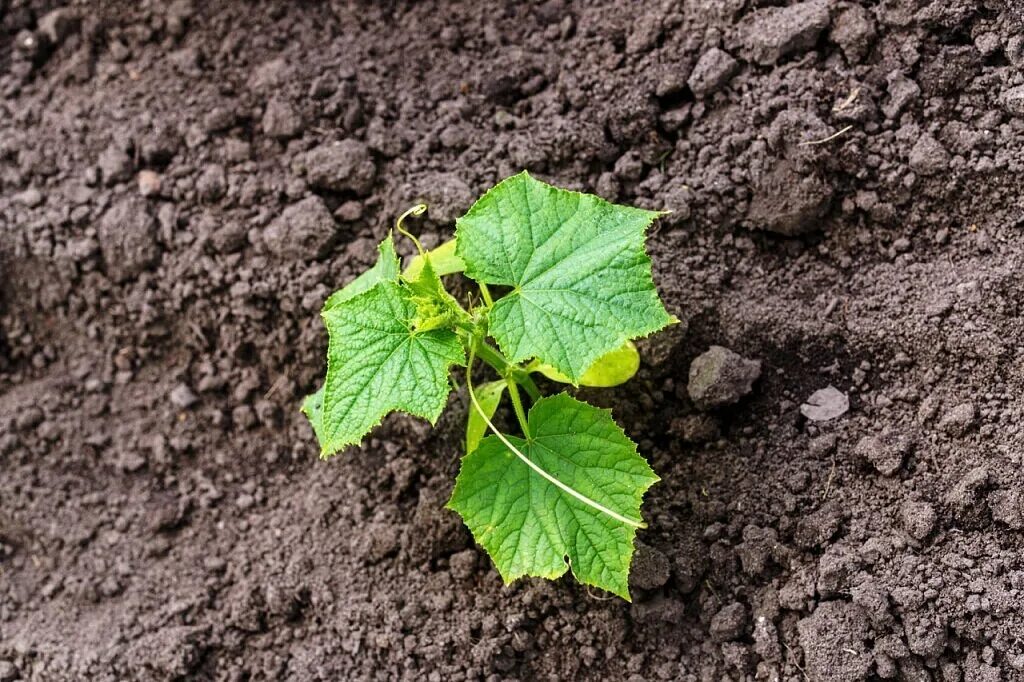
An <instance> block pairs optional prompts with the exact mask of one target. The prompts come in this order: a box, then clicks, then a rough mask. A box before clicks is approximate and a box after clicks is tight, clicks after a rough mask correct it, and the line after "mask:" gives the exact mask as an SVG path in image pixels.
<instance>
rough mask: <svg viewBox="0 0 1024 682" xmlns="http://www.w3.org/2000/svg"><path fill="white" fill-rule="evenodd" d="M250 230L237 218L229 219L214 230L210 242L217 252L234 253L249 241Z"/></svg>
mask: <svg viewBox="0 0 1024 682" xmlns="http://www.w3.org/2000/svg"><path fill="white" fill-rule="evenodd" d="M248 234H249V233H248V230H246V229H245V225H244V224H243V223H240V222H238V221H236V220H229V221H228V222H226V223H224V224H223V225H221V226H220V227H219V228H217V229H216V230H214V231H213V233H212V234H211V235H210V244H211V245H212V246H213V248H214V250H215V251H216V252H217V253H234V252H236V251H241V250H242V248H243V247H244V246H245V244H246V242H247V241H248Z"/></svg>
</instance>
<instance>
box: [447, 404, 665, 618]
mask: <svg viewBox="0 0 1024 682" xmlns="http://www.w3.org/2000/svg"><path fill="white" fill-rule="evenodd" d="M528 425H529V427H530V436H529V437H528V438H526V439H522V438H514V437H504V436H502V437H498V436H488V437H487V438H484V439H483V440H482V441H481V442H480V445H479V446H478V447H477V449H476V450H475V451H473V452H471V453H469V454H468V455H466V456H465V457H463V459H462V468H461V470H460V472H459V477H458V480H457V481H456V483H455V490H454V492H453V493H452V498H451V500H449V502H448V507H449V508H450V509H453V510H455V511H456V512H458V513H459V514H460V515H461V516H462V518H463V520H465V522H466V525H467V526H468V527H469V529H470V531H471V532H472V533H473V537H474V538H476V541H477V542H478V543H479V544H480V545H481V546H482V547H483V548H484V549H485V550H487V553H488V554H489V555H490V556H491V559H492V560H493V561H494V564H495V566H496V567H497V569H498V572H499V573H500V574H501V576H502V578H503V579H504V580H505V582H506V583H509V582H512V581H513V580H516V579H517V578H520V577H522V576H538V577H543V578H551V579H554V578H557V577H559V576H561V575H564V574H565V572H566V571H567V570H569V569H571V570H572V573H573V575H574V576H576V579H577V580H579V581H580V582H582V583H585V584H588V585H594V586H596V587H599V588H601V589H604V590H608V591H609V592H613V593H614V594H617V595H619V596H620V597H622V598H623V599H627V600H628V599H629V587H628V578H629V565H630V562H631V561H632V557H633V539H634V536H635V534H636V529H637V527H640V526H642V522H641V517H640V505H641V504H642V502H643V496H644V493H645V492H646V491H647V489H648V488H649V487H651V485H653V484H654V483H655V482H656V481H657V480H658V477H657V476H656V475H655V474H654V472H653V471H652V470H651V467H650V466H648V464H647V462H646V461H645V460H644V459H643V458H642V457H640V455H638V454H637V451H636V445H635V444H634V443H633V442H632V441H630V440H629V438H627V437H626V435H625V434H624V433H623V432H622V429H620V428H619V427H618V425H617V424H616V423H615V422H614V420H612V417H611V414H610V413H609V412H608V411H607V410H600V409H598V408H596V407H592V406H590V405H587V404H586V403H583V402H580V401H578V400H575V399H574V398H572V397H570V396H568V395H566V394H564V393H563V394H559V395H556V396H552V397H548V398H542V399H541V400H539V401H537V403H535V404H534V406H533V408H532V409H531V410H530V414H529V417H528ZM510 446H511V447H510ZM513 448H514V450H513ZM516 451H518V454H517V452H516ZM527 462H529V463H527Z"/></svg>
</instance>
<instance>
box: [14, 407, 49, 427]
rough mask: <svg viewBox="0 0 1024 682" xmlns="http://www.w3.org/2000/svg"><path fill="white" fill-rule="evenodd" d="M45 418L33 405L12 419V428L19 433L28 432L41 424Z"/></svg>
mask: <svg viewBox="0 0 1024 682" xmlns="http://www.w3.org/2000/svg"><path fill="white" fill-rule="evenodd" d="M45 418H46V415H44V414H43V411H42V410H41V409H39V408H38V407H36V406H35V405H29V406H28V407H26V408H25V409H23V410H21V411H20V412H18V414H17V415H16V416H15V417H14V426H15V427H16V428H17V429H18V430H19V431H28V430H29V429H34V428H35V427H37V426H39V425H40V424H42V423H43V419H45Z"/></svg>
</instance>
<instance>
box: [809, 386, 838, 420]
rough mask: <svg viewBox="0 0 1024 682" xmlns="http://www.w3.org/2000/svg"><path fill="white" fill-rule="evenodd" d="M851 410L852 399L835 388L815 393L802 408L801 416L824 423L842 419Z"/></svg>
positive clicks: (831, 387)
mask: <svg viewBox="0 0 1024 682" xmlns="http://www.w3.org/2000/svg"><path fill="white" fill-rule="evenodd" d="M849 409H850V399H849V398H848V397H847V396H846V394H845V393H843V392H842V391H840V390H839V389H838V388H836V387H835V386H827V387H825V388H823V389H820V390H818V391H815V392H814V393H812V394H811V397H810V398H808V399H807V402H805V403H804V404H803V405H801V406H800V414H802V415H803V416H805V417H807V418H808V419H810V420H811V421H812V422H824V421H829V420H830V419H835V418H836V417H841V416H843V415H844V414H846V413H847V412H848V411H849Z"/></svg>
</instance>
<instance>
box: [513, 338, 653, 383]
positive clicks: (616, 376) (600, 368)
mask: <svg viewBox="0 0 1024 682" xmlns="http://www.w3.org/2000/svg"><path fill="white" fill-rule="evenodd" d="M533 369H534V370H535V371H537V372H540V373H541V374H543V375H544V376H546V377H547V378H548V379H551V380H552V381H560V382H562V383H563V384H571V383H572V381H571V380H570V379H569V377H567V376H565V375H564V374H562V373H561V372H559V371H558V370H557V369H555V368H554V367H552V366H551V365H545V364H544V363H543V362H542V363H540V364H538V365H537V366H536V367H534V368H533ZM638 369H640V353H638V352H637V350H636V346H634V345H633V342H632V341H627V342H626V343H624V344H622V345H621V346H619V347H618V348H616V349H615V350H613V351H611V352H610V353H605V354H604V355H602V356H601V357H599V358H598V359H597V361H596V362H594V364H592V365H591V366H590V367H588V368H587V371H586V372H584V373H583V376H582V377H580V385H581V386H597V387H600V388H608V387H610V386H618V385H619V384H624V383H626V382H627V381H629V380H630V379H632V378H633V375H634V374H636V371H637V370H638Z"/></svg>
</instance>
